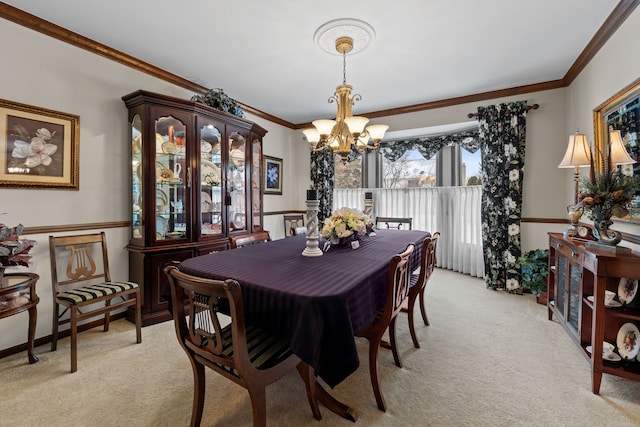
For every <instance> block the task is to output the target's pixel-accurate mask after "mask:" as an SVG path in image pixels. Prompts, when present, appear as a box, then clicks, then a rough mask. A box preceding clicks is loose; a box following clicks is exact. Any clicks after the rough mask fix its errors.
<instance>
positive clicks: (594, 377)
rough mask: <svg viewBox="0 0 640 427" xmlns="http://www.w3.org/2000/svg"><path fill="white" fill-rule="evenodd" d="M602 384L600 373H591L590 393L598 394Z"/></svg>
mask: <svg viewBox="0 0 640 427" xmlns="http://www.w3.org/2000/svg"><path fill="white" fill-rule="evenodd" d="M601 382H602V372H596V371H593V372H592V373H591V392H592V393H593V394H600V383H601Z"/></svg>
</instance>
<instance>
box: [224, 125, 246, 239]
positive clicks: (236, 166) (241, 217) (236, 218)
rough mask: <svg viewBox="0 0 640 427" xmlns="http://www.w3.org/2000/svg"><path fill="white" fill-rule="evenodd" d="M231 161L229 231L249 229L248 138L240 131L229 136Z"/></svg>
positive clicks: (228, 180) (229, 170) (228, 172)
mask: <svg viewBox="0 0 640 427" xmlns="http://www.w3.org/2000/svg"><path fill="white" fill-rule="evenodd" d="M228 138H229V141H228V144H229V145H228V147H229V162H228V165H229V167H228V170H227V192H228V200H227V202H228V205H229V206H228V209H229V212H228V214H229V231H230V232H233V231H238V230H246V229H247V220H248V219H247V206H246V204H247V191H246V184H247V176H246V170H247V169H246V168H245V162H246V158H247V151H248V150H249V148H248V147H247V145H248V144H247V138H246V137H245V136H243V135H241V134H240V133H239V132H232V133H231V134H230V135H229V136H228Z"/></svg>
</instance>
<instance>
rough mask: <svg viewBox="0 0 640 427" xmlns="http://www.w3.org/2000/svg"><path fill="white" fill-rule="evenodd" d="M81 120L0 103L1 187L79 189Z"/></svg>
mask: <svg viewBox="0 0 640 427" xmlns="http://www.w3.org/2000/svg"><path fill="white" fill-rule="evenodd" d="M79 123H80V117H79V116H76V115H73V114H67V113H61V112H59V111H53V110H47V109H45V108H40V107H32V106H30V105H26V104H19V103H17V102H11V101H6V100H4V99H0V187H23V188H59V189H66V190H76V191H77V190H78V189H79V175H80V171H79V166H78V158H79V153H78V150H79V145H80V135H79V134H80V131H79Z"/></svg>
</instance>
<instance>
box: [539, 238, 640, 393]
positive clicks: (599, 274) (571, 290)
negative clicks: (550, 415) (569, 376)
mask: <svg viewBox="0 0 640 427" xmlns="http://www.w3.org/2000/svg"><path fill="white" fill-rule="evenodd" d="M622 278H627V279H639V278H640V256H638V254H636V253H620V254H616V253H611V252H607V251H602V250H598V249H592V248H586V247H585V243H584V242H582V241H579V240H577V239H572V238H565V237H564V236H563V235H562V234H560V233H549V274H548V276H547V280H548V283H547V284H548V295H549V299H548V303H547V307H548V315H549V320H552V318H553V316H554V315H555V316H556V320H557V321H559V322H560V323H561V324H562V326H564V328H565V330H566V331H567V333H568V334H569V336H570V337H571V338H573V340H574V341H575V342H576V343H577V344H578V345H579V346H580V348H581V349H582V352H583V354H584V356H585V357H586V358H587V359H588V360H589V362H590V365H591V375H592V380H591V388H592V392H593V393H594V394H598V393H599V392H600V383H601V381H602V374H603V373H606V374H611V375H617V376H620V377H624V378H629V379H633V380H636V381H638V380H640V361H638V359H632V360H624V359H623V360H621V361H618V362H612V361H608V360H603V357H602V347H603V341H606V342H609V343H611V344H613V345H616V338H617V334H618V331H619V329H620V327H621V326H622V325H623V324H625V323H629V322H631V323H634V324H635V325H636V326H638V327H640V308H638V306H637V305H635V306H622V307H619V308H608V307H605V303H604V296H605V290H609V291H612V292H616V293H617V291H618V286H619V283H620V280H621V279H622ZM637 299H638V298H636V300H637ZM587 347H589V349H590V350H591V352H589V351H588V349H587ZM616 350H617V348H616Z"/></svg>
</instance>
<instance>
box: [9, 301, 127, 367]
mask: <svg viewBox="0 0 640 427" xmlns="http://www.w3.org/2000/svg"><path fill="white" fill-rule="evenodd" d="M125 316H126V312H124V311H123V312H121V313H114V314H112V315H111V316H110V319H111V320H110V322H113V321H115V320H118V319H124V318H125ZM103 325H104V317H101V318H100V319H97V320H94V321H92V322H88V323H84V324H82V325H80V326H78V332H83V331H87V330H89V329H93V328H95V327H98V326H103ZM25 335H26V334H25ZM70 335H71V331H70V330H68V329H67V330H65V331H60V332H58V340H60V339H62V338H66V337H68V336H70ZM25 338H26V336H25ZM50 342H51V335H47V336H45V337H41V338H37V339H36V340H35V341H34V346H35V347H39V346H41V345H44V344H47V343H50ZM27 344H28V343H27V342H25V343H24V344H19V345H16V346H14V347H9V348H6V349H4V350H0V359H2V358H4V357H7V356H11V355H12V354H16V353H21V352H23V351H27Z"/></svg>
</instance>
